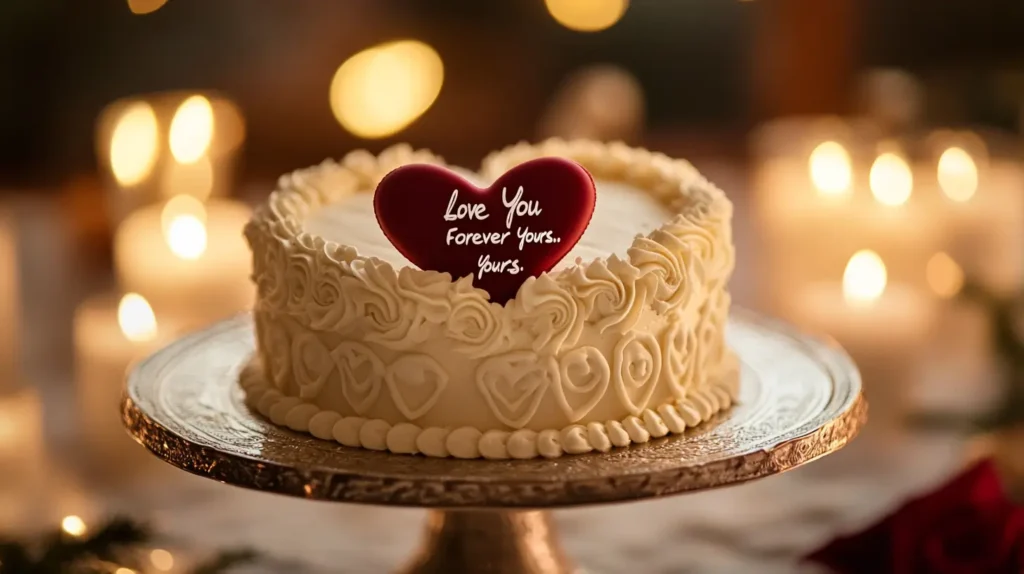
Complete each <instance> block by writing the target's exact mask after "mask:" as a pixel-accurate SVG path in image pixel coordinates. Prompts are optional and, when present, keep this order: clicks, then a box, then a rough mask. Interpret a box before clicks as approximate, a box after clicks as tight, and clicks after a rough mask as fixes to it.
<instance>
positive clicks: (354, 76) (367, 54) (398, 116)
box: [330, 40, 444, 139]
mask: <svg viewBox="0 0 1024 574" xmlns="http://www.w3.org/2000/svg"><path fill="white" fill-rule="evenodd" d="M443 82H444V64H443V63H442V62H441V56H439V55H438V53H437V52H436V51H434V49H433V48H431V47H430V46H428V45H426V44H424V43H422V42H418V41H415V40H402V41H398V42H391V43H387V44H381V45H379V46H375V47H373V48H369V49H366V50H363V51H362V52H359V53H358V54H356V55H354V56H352V57H351V58H349V59H348V60H346V61H345V63H344V64H342V65H341V67H340V68H338V71H337V72H336V73H335V74H334V79H333V80H332V81H331V91H330V103H331V110H332V111H333V112H334V117H335V118H337V120H338V122H340V123H341V125H342V127H344V128H345V129H346V130H348V131H349V132H351V133H352V134H354V135H356V136H359V137H362V138H367V139H373V138H382V137H387V136H389V135H392V134H394V133H397V132H399V131H401V130H403V129H405V128H406V127H407V126H408V125H409V124H411V123H412V122H414V121H415V120H416V119H417V118H419V117H420V116H422V115H423V114H424V113H425V112H426V111H427V110H428V109H430V106H431V105H433V103H434V101H435V100H436V99H437V96H438V95H439V94H440V93H441V85H442V83H443Z"/></svg>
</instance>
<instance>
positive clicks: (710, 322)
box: [241, 140, 738, 459]
mask: <svg viewBox="0 0 1024 574" xmlns="http://www.w3.org/2000/svg"><path fill="white" fill-rule="evenodd" d="M546 156H554V157H564V158H568V159H571V160H573V161H575V162H577V163H578V164H579V165H582V166H583V168H585V169H586V170H587V171H588V172H589V173H590V175H591V176H592V178H593V182H594V186H595V187H596V203H595V206H594V211H593V216H592V218H591V219H590V223H589V225H588V226H587V227H586V229H585V231H584V232H583V235H582V237H581V238H580V239H579V241H578V243H576V245H575V246H574V247H573V248H572V249H571V250H570V251H569V252H568V255H566V256H565V257H564V258H563V259H562V260H561V261H560V262H559V263H557V265H555V266H554V267H553V268H552V269H551V270H550V271H548V272H546V273H542V274H540V275H539V276H537V277H530V278H528V279H526V280H525V282H523V283H522V285H521V287H519V289H518V291H517V292H516V293H515V296H514V297H512V298H511V299H510V300H508V301H507V302H506V303H504V304H503V305H502V304H499V303H496V302H492V301H491V300H490V297H489V294H488V292H487V291H484V290H481V289H478V288H475V287H474V277H473V276H472V275H468V276H466V277H461V278H460V277H452V276H450V275H449V274H448V273H440V272H437V271H432V270H425V269H420V268H418V267H417V266H415V265H413V264H412V263H410V262H409V261H408V260H407V259H406V257H404V256H403V255H402V254H401V253H400V252H399V250H398V249H396V248H395V247H394V246H393V245H392V243H391V241H389V239H388V237H386V236H385V234H384V232H383V231H382V229H381V226H380V225H379V224H378V220H377V218H375V215H374V201H373V195H374V194H373V192H374V189H375V188H376V186H377V184H378V183H379V182H380V181H381V179H382V178H383V177H384V176H385V175H387V174H388V173H389V172H391V171H392V170H394V169H395V168H397V167H399V166H402V165H406V164H441V165H443V161H442V160H441V158H439V157H436V156H434V155H432V154H431V153H430V152H427V151H413V150H412V149H411V148H409V147H408V146H396V147H393V148H390V149H388V150H386V151H384V152H383V153H382V154H381V155H380V156H377V157H375V156H373V155H371V154H369V153H367V152H354V153H351V154H349V155H348V156H346V157H345V158H344V159H342V160H341V161H340V162H333V161H328V162H325V163H323V164H321V165H319V166H316V167H312V168H308V169H304V170H299V171H296V172H294V173H292V174H289V175H286V176H284V177H282V178H281V179H280V181H279V183H278V187H277V189H276V191H274V192H273V193H272V194H271V196H270V198H269V200H268V201H267V203H266V204H265V205H263V206H262V207H261V208H259V209H257V211H256V213H255V215H254V216H253V219H252V221H251V222H250V224H249V225H248V227H247V228H246V237H247V238H248V240H249V243H250V245H251V247H252V251H253V266H254V270H253V279H254V281H255V282H256V284H257V287H258V296H257V303H256V307H255V309H254V316H255V324H256V337H257V353H256V354H255V356H254V357H253V359H252V361H251V362H250V363H249V364H248V365H247V366H246V367H245V369H244V370H243V373H242V376H241V384H242V387H243V389H244V391H245V393H246V402H247V404H248V405H249V406H250V407H251V408H253V409H254V410H256V411H258V412H260V413H261V414H262V415H264V416H266V417H267V418H269V419H270V420H271V421H272V422H273V423H275V424H277V425H281V426H285V427H288V428H291V429H293V430H296V431H301V432H308V433H311V434H312V435H314V436H316V437H318V438H321V439H325V440H334V441H337V442H339V443H341V444H343V445H346V446H350V447H362V448H367V449H373V450H387V451H391V452H393V453H404V454H422V455H427V456H435V457H447V456H452V457H458V458H480V457H483V458H492V459H501V458H518V459H527V458H534V457H538V456H543V457H549V458H553V457H558V456H563V455H566V454H577V453H585V452H591V451H601V452H607V451H609V450H611V449H613V448H617V447H626V446H628V445H630V444H631V443H643V442H647V441H649V440H651V439H652V438H658V437H663V436H666V435H668V434H670V433H681V432H683V431H684V430H685V429H687V428H691V427H695V426H697V425H700V424H701V423H703V422H705V421H707V420H708V419H710V418H711V417H712V416H714V415H715V414H716V413H717V412H719V411H721V410H724V409H726V408H728V407H729V406H730V405H731V404H732V403H733V401H734V400H735V399H736V395H737V386H738V373H737V365H736V361H735V358H734V357H733V355H732V353H731V352H730V351H729V350H728V348H727V347H726V345H725V339H724V336H725V326H726V318H727V315H728V310H729V294H728V292H727V290H726V284H727V282H728V280H729V276H730V274H731V272H732V268H733V262H734V250H733V245H732V238H731V216H732V206H731V204H730V202H729V201H728V199H727V198H726V197H725V195H724V194H723V193H722V192H721V191H720V190H719V189H717V188H716V187H715V186H713V185H712V184H710V183H709V182H708V181H707V180H705V179H704V178H703V177H701V176H700V175H699V174H698V173H697V171H696V170H695V169H694V168H693V167H692V166H691V165H690V164H689V163H687V162H685V161H681V160H674V159H671V158H668V157H666V156H664V155H661V154H656V153H651V152H649V151H646V150H642V149H634V148H629V147H627V146H625V145H622V144H607V145H606V144H601V143H596V142H590V141H577V142H563V141H560V140H551V141H547V142H544V143H541V144H539V145H535V146H534V145H526V144H520V145H516V146H514V147H511V148H508V149H505V150H503V151H500V152H497V153H494V154H492V155H491V156H489V157H488V158H487V159H486V160H485V161H484V163H483V167H482V169H481V170H480V171H479V173H476V174H470V173H469V172H466V171H465V170H463V171H461V172H460V173H462V174H464V175H465V177H467V178H468V179H470V180H473V181H474V182H476V183H479V184H489V183H490V182H492V181H494V180H495V179H496V178H498V177H499V176H501V175H502V174H503V173H505V172H506V171H507V170H509V169H510V168H512V167H514V166H516V165H519V164H522V163H523V162H526V161H528V160H532V159H534V158H538V157H546Z"/></svg>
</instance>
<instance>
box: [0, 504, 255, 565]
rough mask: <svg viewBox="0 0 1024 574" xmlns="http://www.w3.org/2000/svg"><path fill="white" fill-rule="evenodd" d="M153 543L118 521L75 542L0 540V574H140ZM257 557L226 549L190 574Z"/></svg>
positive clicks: (137, 527) (55, 537)
mask: <svg viewBox="0 0 1024 574" xmlns="http://www.w3.org/2000/svg"><path fill="white" fill-rule="evenodd" d="M154 541H155V540H154V536H153V533H152V532H151V530H150V529H149V528H148V527H147V526H146V525H144V524H139V523H136V522H133V521H131V520H128V519H126V518H120V517H118V518H114V519H112V520H110V521H109V522H108V523H106V524H105V525H104V526H103V527H101V528H100V529H98V530H96V531H95V533H93V534H89V535H87V536H83V537H80V538H76V537H73V536H69V535H68V534H66V533H64V532H62V531H60V530H57V531H55V532H50V533H46V534H44V535H43V536H41V537H40V538H39V539H38V540H28V541H19V540H3V539H0V574H111V573H112V572H114V571H115V570H116V569H117V568H118V567H121V566H124V567H127V568H131V569H133V570H136V571H145V570H146V569H145V568H144V567H143V564H140V561H141V559H142V558H143V557H145V556H146V555H148V550H149V549H150V548H151V547H152V544H153V543H154ZM258 558H259V556H258V555H257V554H256V553H255V552H253V551H251V550H227V551H224V552H221V553H219V554H217V555H216V556H213V557H212V558H210V559H209V560H208V561H207V562H204V563H202V564H200V565H198V566H196V567H195V568H193V569H192V570H191V573H192V574H221V573H224V572H228V571H229V570H230V569H231V568H233V567H235V566H239V565H241V564H245V563H249V562H253V561H255V560H257V559H258Z"/></svg>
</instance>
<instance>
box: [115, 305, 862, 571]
mask: <svg viewBox="0 0 1024 574" xmlns="http://www.w3.org/2000/svg"><path fill="white" fill-rule="evenodd" d="M728 338H729V344H730V346H731V347H732V348H733V349H734V350H735V351H736V352H737V354H738V355H739V357H740V359H741V362H742V367H741V377H742V385H741V387H742V391H741V397H740V402H739V404H737V405H736V406H735V407H733V408H732V409H731V410H729V411H727V412H725V413H722V414H719V415H718V416H717V417H716V418H714V419H712V420H711V421H709V422H708V423H707V424H705V425H703V426H701V427H699V428H697V429H694V430H692V431H689V432H686V433H684V434H683V435H679V436H670V437H666V438H663V439H658V440H652V441H650V442H649V443H647V444H644V445H634V446H631V447H628V448H623V449H615V450H613V451H612V452H610V453H607V454H599V453H594V454H585V455H575V456H566V457H563V458H559V459H557V460H543V459H541V460H527V461H488V460H455V459H432V458H426V457H422V456H408V455H393V454H388V453H382V452H371V451H367V450H361V449H351V448H346V447H343V446H340V445H338V444H335V443H333V442H328V441H321V440H318V439H316V438H313V437H311V436H308V435H304V434H298V433H293V432H290V431H288V430H284V429H281V428H278V427H276V426H274V425H272V424H270V423H269V422H267V421H265V420H264V419H262V418H261V417H260V416H259V415H256V414H254V413H252V412H250V411H249V410H248V409H247V408H246V407H245V405H244V403H243V400H242V390H241V388H240V387H239V386H238V383H237V377H238V373H239V371H240V370H241V368H242V366H243V365H244V364H245V362H246V361H247V360H248V358H249V356H250V354H251V353H252V351H253V348H254V344H255V343H254V340H253V334H252V320H251V317H249V316H247V315H246V316H240V317H237V318H234V319H231V320H228V321H225V322H223V323H220V324H217V325H215V326H213V327H212V328H210V329H208V330H206V331H202V332H199V333H196V334H193V335H190V336H188V337H185V338H184V339H181V340H179V341H178V342H176V343H174V344H172V345H171V346H169V347H167V348H166V349H164V350H162V351H160V352H158V353H156V354H155V355H153V356H151V357H149V358H148V359H146V360H145V361H144V362H142V363H141V364H139V366H138V367H137V368H136V369H135V370H134V371H133V372H132V373H131V374H130V375H129V377H128V382H127V390H126V393H125V398H124V401H123V405H122V417H123V420H124V423H125V425H126V426H127V428H128V431H129V433H131V435H132V436H133V437H134V438H135V439H136V440H137V441H138V442H139V443H141V444H142V445H144V446H145V447H146V448H148V449H149V450H150V451H151V452H152V453H153V454H155V455H156V456H158V457H159V458H161V459H163V460H165V461H167V462H169V463H170V464H172V465H174V466H177V467H178V468H181V469H183V470H186V471H188V472H191V473H193V474H197V475H199V476H204V477H207V478H211V479H214V480H218V481H221V482H225V483H228V484H233V485H235V486H241V487H245V488H251V489H255V490H261V491H264V492H274V493H278V494H284V495H288V496H296V497H302V498H306V499H313V500H322V501H330V502H349V503H365V504H380V505H389V506H415V507H424V508H430V509H433V510H432V511H431V513H430V515H429V521H428V524H427V534H426V538H425V542H424V544H423V547H422V549H421V550H420V552H419V553H418V555H417V556H415V557H414V558H413V559H412V560H411V561H410V564H409V565H408V567H407V568H406V570H403V572H407V573H419V574H423V573H445V574H456V573H461V572H479V573H488V574H498V573H501V574H513V573H516V574H523V573H530V574H541V573H544V574H562V573H568V572H574V571H575V570H574V568H573V567H571V566H570V561H569V560H568V559H567V558H566V557H565V555H564V554H563V552H562V550H561V548H560V545H559V543H558V540H557V535H556V533H555V531H554V529H553V528H552V523H551V521H550V519H549V516H548V514H547V512H546V511H545V509H551V508H563V507H569V506H578V505H589V504H599V503H609V502H625V501H631V500H641V499H649V498H656V497H661V496H668V495H672V494H681V493H685V492H694V491H698V490H704V489H709V488H715V487H720V486H726V485H731V484H737V483H740V482H744V481H748V480H753V479H757V478H761V477H765V476H769V475H773V474H777V473H780V472H783V471H786V470H789V469H791V468H794V467H797V466H799V465H801V464H804V463H807V462H810V461H812V460H814V459H816V458H818V457H821V456H824V455H826V454H829V453H831V452H833V451H835V450H837V449H839V448H841V447H842V446H844V445H845V444H846V443H847V442H849V441H850V440H851V439H852V438H853V437H854V435H855V434H856V433H857V431H858V429H859V428H860V427H861V426H862V425H863V423H864V422H865V420H866V416H867V404H866V402H865V401H864V399H863V398H862V396H861V384H860V377H859V375H858V374H857V370H856V368H855V367H854V365H853V363H852V362H851V361H850V359H849V358H848V357H847V355H846V354H845V353H844V352H843V351H842V350H841V349H839V348H838V347H837V346H835V345H834V344H832V343H829V342H825V341H821V340H817V339H813V338H809V337H807V336H804V335H801V334H799V333H796V332H795V331H793V330H791V329H790V328H788V327H786V326H784V325H782V324H780V323H778V322H775V321H772V320H768V319H765V318H762V317H760V316H757V315H754V314H752V313H749V312H745V311H736V312H734V314H733V317H732V319H731V321H730V325H729V334H728Z"/></svg>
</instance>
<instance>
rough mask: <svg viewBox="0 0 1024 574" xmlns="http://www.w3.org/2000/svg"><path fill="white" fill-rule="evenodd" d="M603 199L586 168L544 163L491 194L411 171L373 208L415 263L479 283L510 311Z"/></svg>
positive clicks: (386, 183) (427, 169) (435, 173)
mask: <svg viewBox="0 0 1024 574" xmlns="http://www.w3.org/2000/svg"><path fill="white" fill-rule="evenodd" d="M596 198H597V193H596V191H595V188H594V180H593V178H592V177H591V176H590V173H588V172H587V170H585V169H584V168H583V167H582V166H580V165H579V164H577V163H575V162H573V161H570V160H567V159H563V158H557V157H542V158H538V159H534V160H531V161H528V162H525V163H522V164H520V165H518V166H516V167H513V168H512V169H510V170H509V171H507V172H505V174H504V175H502V176H501V177H499V178H498V179H497V180H496V181H495V182H494V183H493V184H491V185H490V186H489V187H486V188H479V187H477V186H476V185H474V184H472V183H470V182H469V181H467V180H466V179H465V178H463V177H462V176H460V175H458V174H456V173H455V172H453V171H451V170H448V169H445V168H443V167H439V166H436V165H427V164H410V165H405V166H402V167H399V168H397V169H395V170H394V171H392V172H391V173H389V174H388V175H387V176H385V177H384V178H383V179H382V180H381V182H380V184H378V186H377V190H376V192H375V193H374V198H373V207H374V212H375V214H376V216H377V222H378V224H379V225H380V227H381V229H382V230H383V231H384V235H385V236H387V238H388V239H389V240H390V241H391V243H392V244H393V245H394V246H395V248H396V249H397V250H398V251H399V252H400V253H401V254H402V255H404V256H405V257H406V259H408V260H409V261H410V262H411V263H413V264H414V265H416V266H418V267H419V268H421V269H427V270H432V271H440V272H444V273H450V274H451V276H452V280H457V279H461V278H462V277H466V276H472V277H473V286H474V287H476V288H479V289H483V290H485V291H487V292H488V293H489V294H490V298H491V301H494V302H497V303H501V304H504V303H506V302H507V301H508V300H510V299H512V298H514V297H515V296H516V292H517V291H518V290H519V287H520V286H521V285H522V284H523V282H524V281H526V279H527V278H528V277H535V276H538V275H540V274H541V273H544V272H545V271H548V270H550V269H551V268H552V267H554V266H555V265H556V264H558V262H559V261H561V260H562V258H563V257H565V255H566V254H567V253H568V252H569V250H571V249H572V247H573V246H574V245H575V244H576V242H577V241H579V239H580V237H581V236H582V235H583V231H584V230H585V229H586V228H587V225H588V224H589V223H590V218H591V216H592V215H593V213H594V204H595V202H596Z"/></svg>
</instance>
